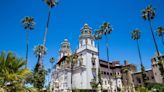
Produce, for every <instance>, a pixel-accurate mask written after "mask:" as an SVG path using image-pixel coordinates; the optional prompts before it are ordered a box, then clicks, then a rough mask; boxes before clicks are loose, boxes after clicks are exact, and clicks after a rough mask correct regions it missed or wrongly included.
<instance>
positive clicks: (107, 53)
mask: <svg viewBox="0 0 164 92" xmlns="http://www.w3.org/2000/svg"><path fill="white" fill-rule="evenodd" d="M105 37H106V55H107V61H108V70H109V71H110V69H109V52H108V51H109V50H108V36H107V34H106V35H105ZM109 80H110V76H109ZM110 88H112V85H110Z"/></svg>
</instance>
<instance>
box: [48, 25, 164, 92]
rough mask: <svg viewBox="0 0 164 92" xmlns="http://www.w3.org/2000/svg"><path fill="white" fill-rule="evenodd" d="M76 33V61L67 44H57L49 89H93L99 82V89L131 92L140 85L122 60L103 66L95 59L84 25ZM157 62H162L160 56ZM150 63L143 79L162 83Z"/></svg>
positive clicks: (61, 91) (88, 30)
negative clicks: (57, 54) (56, 57)
mask: <svg viewBox="0 0 164 92" xmlns="http://www.w3.org/2000/svg"><path fill="white" fill-rule="evenodd" d="M80 31H81V34H80V36H79V47H78V49H77V50H76V51H75V53H76V55H77V59H75V57H74V56H73V54H74V53H72V52H71V49H70V43H69V41H68V40H67V39H64V41H63V42H62V43H61V47H60V50H59V60H58V61H57V64H56V67H55V68H54V69H53V73H52V75H51V84H50V87H51V89H52V90H53V92H64V91H67V92H71V91H70V90H71V89H95V88H94V84H96V83H97V84H98V83H99V81H100V79H101V83H102V84H101V88H102V89H106V90H109V91H110V92H117V91H118V90H119V89H124V90H126V91H127V92H135V90H134V88H135V86H136V85H142V84H143V80H142V77H141V72H136V67H135V66H134V65H133V64H128V61H126V60H125V61H124V64H120V62H119V61H111V62H107V61H105V60H102V59H100V58H99V56H98V48H97V47H96V46H95V40H94V37H93V34H92V30H91V28H90V27H89V26H88V24H84V26H83V27H82V29H81V30H80ZM71 55H72V57H71ZM68 57H69V59H70V60H68ZM158 58H163V59H164V55H161V56H160V57H158ZM70 61H71V62H70ZM151 62H152V68H151V69H146V75H147V79H148V80H149V81H150V82H156V83H162V82H163V78H162V76H161V74H160V71H159V66H158V65H157V57H156V56H154V57H153V58H152V59H151ZM116 88H117V89H116Z"/></svg>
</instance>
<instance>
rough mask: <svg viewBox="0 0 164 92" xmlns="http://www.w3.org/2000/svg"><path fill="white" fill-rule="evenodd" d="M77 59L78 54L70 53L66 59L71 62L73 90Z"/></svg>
mask: <svg viewBox="0 0 164 92" xmlns="http://www.w3.org/2000/svg"><path fill="white" fill-rule="evenodd" d="M77 60H78V56H77V55H76V54H72V55H69V56H67V58H66V61H67V62H69V63H70V64H71V90H73V87H72V83H73V81H72V77H73V67H74V65H75V64H76V63H77Z"/></svg>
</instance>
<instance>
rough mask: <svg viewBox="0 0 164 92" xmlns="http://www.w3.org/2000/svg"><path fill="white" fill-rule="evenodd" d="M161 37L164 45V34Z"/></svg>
mask: <svg viewBox="0 0 164 92" xmlns="http://www.w3.org/2000/svg"><path fill="white" fill-rule="evenodd" d="M161 39H162V44H163V45H164V39H163V35H162V36H161Z"/></svg>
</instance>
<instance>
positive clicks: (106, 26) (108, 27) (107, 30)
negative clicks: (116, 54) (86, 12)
mask: <svg viewBox="0 0 164 92" xmlns="http://www.w3.org/2000/svg"><path fill="white" fill-rule="evenodd" d="M100 30H101V31H102V33H103V34H104V35H105V37H106V53H107V61H108V62H109V50H108V34H110V33H111V32H112V27H111V25H110V23H108V22H104V23H103V24H102V26H101V28H100ZM108 69H109V63H108ZM109 79H110V78H109ZM116 84H117V81H116ZM110 86H111V85H110ZM116 86H117V85H116ZM110 88H112V87H110ZM116 92H117V87H116Z"/></svg>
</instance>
